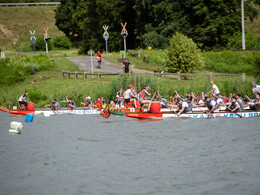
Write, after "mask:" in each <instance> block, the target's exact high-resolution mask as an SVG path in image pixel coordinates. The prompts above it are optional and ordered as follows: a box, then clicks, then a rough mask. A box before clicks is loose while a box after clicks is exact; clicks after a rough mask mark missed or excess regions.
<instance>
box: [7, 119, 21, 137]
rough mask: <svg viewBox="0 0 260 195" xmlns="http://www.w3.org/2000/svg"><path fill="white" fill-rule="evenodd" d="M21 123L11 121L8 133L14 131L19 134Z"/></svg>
mask: <svg viewBox="0 0 260 195" xmlns="http://www.w3.org/2000/svg"><path fill="white" fill-rule="evenodd" d="M22 128H23V124H22V123H19V122H15V121H13V122H11V124H10V129H9V133H16V134H21V133H22Z"/></svg>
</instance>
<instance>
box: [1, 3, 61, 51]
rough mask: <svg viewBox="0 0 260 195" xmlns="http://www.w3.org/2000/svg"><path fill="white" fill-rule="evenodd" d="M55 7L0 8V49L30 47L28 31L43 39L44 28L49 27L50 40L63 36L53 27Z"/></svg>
mask: <svg viewBox="0 0 260 195" xmlns="http://www.w3.org/2000/svg"><path fill="white" fill-rule="evenodd" d="M55 9H56V6H38V7H34V6H29V7H22V6H20V7H0V32H1V36H0V47H1V48H2V50H3V51H4V50H5V49H11V48H14V49H19V48H22V47H30V46H31V43H30V38H31V34H30V32H29V31H30V30H31V31H33V30H35V31H36V33H35V36H36V37H37V38H43V36H44V29H43V28H44V27H45V28H46V27H49V30H48V34H49V35H50V37H51V38H54V36H61V35H64V33H63V32H61V31H60V30H59V29H58V28H57V27H56V26H55V12H54V10H55Z"/></svg>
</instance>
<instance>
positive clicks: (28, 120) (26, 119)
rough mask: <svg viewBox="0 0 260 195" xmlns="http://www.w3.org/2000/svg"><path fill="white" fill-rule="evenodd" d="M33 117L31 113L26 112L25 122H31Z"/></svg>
mask: <svg viewBox="0 0 260 195" xmlns="http://www.w3.org/2000/svg"><path fill="white" fill-rule="evenodd" d="M33 117H34V115H33V114H27V115H26V117H25V122H29V123H30V122H32V121H33Z"/></svg>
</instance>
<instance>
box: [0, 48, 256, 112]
mask: <svg viewBox="0 0 260 195" xmlns="http://www.w3.org/2000/svg"><path fill="white" fill-rule="evenodd" d="M6 54H7V56H9V57H11V58H14V57H15V52H13V51H9V52H6ZM24 54H26V55H27V54H31V53H24ZM49 54H50V59H53V63H54V66H53V68H52V69H51V70H49V71H39V72H36V73H35V74H33V75H29V76H28V77H27V78H26V79H25V80H24V81H22V82H19V83H16V84H14V85H10V86H3V87H1V89H0V94H1V95H0V105H1V106H6V107H9V108H11V107H12V106H14V105H17V99H18V98H19V97H20V96H21V95H22V94H23V92H24V91H25V90H28V91H29V97H28V100H29V101H32V102H34V103H35V106H36V107H43V106H44V105H45V104H48V103H49V100H50V98H52V97H53V98H56V99H57V100H59V101H60V100H64V99H65V96H68V97H72V98H73V99H74V100H75V101H76V103H77V105H78V106H79V105H80V102H83V101H84V97H85V96H91V97H92V99H96V98H97V97H98V96H104V97H105V98H106V100H112V99H113V98H114V97H115V94H116V92H117V91H118V90H119V89H120V88H126V87H127V84H128V83H129V82H131V83H133V85H135V86H136V87H137V89H138V91H140V90H141V89H142V87H143V86H144V85H150V86H151V92H152V94H153V93H154V92H155V91H156V90H157V89H159V90H160V93H161V95H163V96H164V97H166V98H169V97H170V96H171V95H172V94H173V93H174V91H175V90H177V91H178V92H179V93H180V94H181V95H184V94H185V92H191V91H193V92H195V93H200V92H201V91H209V90H210V85H209V80H208V77H195V78H187V80H184V78H182V80H181V82H180V83H179V82H178V81H177V79H176V78H169V77H153V76H147V75H136V76H134V75H130V76H128V75H122V76H121V77H118V76H103V77H102V79H101V80H98V79H97V77H91V76H88V78H87V79H86V80H83V79H82V78H80V79H78V80H76V79H74V78H71V79H68V78H67V77H62V75H61V71H62V70H65V71H70V72H80V71H81V70H79V69H78V67H77V66H76V65H74V64H73V63H71V62H70V61H69V60H67V59H66V58H65V57H66V56H78V54H77V50H64V51H62V50H57V51H51V52H50V53H49ZM111 55H114V54H108V55H104V57H105V58H110V57H111ZM146 65H147V69H148V70H149V69H150V70H152V69H153V67H155V65H153V64H152V65H149V63H147V64H146ZM136 66H137V65H136ZM137 67H138V66H137ZM138 68H140V67H138ZM254 79H255V78H254V77H253V76H248V75H247V76H246V82H245V83H242V81H241V80H242V79H241V78H240V77H213V80H214V81H215V83H216V84H217V85H218V86H219V88H220V91H221V94H222V95H229V93H230V92H232V93H235V92H238V93H241V94H242V95H245V94H248V95H250V94H251V85H250V82H251V81H252V80H254ZM62 106H65V105H62Z"/></svg>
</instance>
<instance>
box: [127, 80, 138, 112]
mask: <svg viewBox="0 0 260 195" xmlns="http://www.w3.org/2000/svg"><path fill="white" fill-rule="evenodd" d="M128 86H129V88H130V89H131V92H130V102H131V104H132V105H133V106H134V107H135V108H137V105H136V101H137V97H138V95H137V91H136V88H135V87H134V86H133V85H132V84H131V83H129V84H128Z"/></svg>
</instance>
